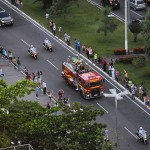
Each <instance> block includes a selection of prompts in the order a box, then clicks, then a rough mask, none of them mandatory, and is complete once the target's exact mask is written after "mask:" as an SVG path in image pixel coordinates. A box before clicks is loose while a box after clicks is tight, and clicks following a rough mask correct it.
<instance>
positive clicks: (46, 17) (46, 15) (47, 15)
mask: <svg viewBox="0 0 150 150" xmlns="http://www.w3.org/2000/svg"><path fill="white" fill-rule="evenodd" d="M48 18H49V14H48V13H47V12H46V14H45V19H46V22H48Z"/></svg>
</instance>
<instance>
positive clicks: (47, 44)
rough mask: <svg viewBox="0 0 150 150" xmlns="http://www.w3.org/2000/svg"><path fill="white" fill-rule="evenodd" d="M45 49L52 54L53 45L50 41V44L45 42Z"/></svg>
mask: <svg viewBox="0 0 150 150" xmlns="http://www.w3.org/2000/svg"><path fill="white" fill-rule="evenodd" d="M43 47H44V48H46V49H47V50H49V51H50V52H52V44H51V42H50V41H49V40H48V42H45V41H44V42H43Z"/></svg>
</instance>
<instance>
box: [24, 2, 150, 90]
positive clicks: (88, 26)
mask: <svg viewBox="0 0 150 150" xmlns="http://www.w3.org/2000/svg"><path fill="white" fill-rule="evenodd" d="M23 3H24V11H25V13H27V14H28V15H30V16H31V17H32V18H34V19H35V20H36V21H38V22H40V24H41V25H43V26H44V27H46V28H48V29H49V24H48V23H46V21H45V11H44V10H43V9H42V7H43V6H42V3H41V2H38V3H36V4H32V1H31V0H23ZM52 19H53V21H54V22H55V24H56V27H57V28H58V26H62V28H63V32H67V33H69V34H70V36H71V44H72V45H73V40H74V38H77V39H78V40H80V42H81V43H82V44H84V45H85V46H90V47H92V49H93V50H94V51H96V52H97V53H98V54H99V55H100V56H111V55H113V50H114V49H118V48H123V47H124V24H123V23H122V22H120V21H118V20H116V21H117V22H118V24H119V26H118V28H117V30H116V31H114V32H113V33H109V34H108V36H107V37H104V35H103V33H97V32H96V31H97V29H98V27H99V25H100V24H101V20H100V19H101V12H100V10H99V9H98V8H96V7H95V6H92V5H91V4H89V3H87V2H86V1H84V2H83V1H81V2H80V7H79V8H78V7H77V5H76V4H75V3H72V4H71V5H70V7H69V8H68V9H67V14H65V15H61V16H53V17H52ZM62 38H63V36H62ZM128 44H129V49H132V48H135V47H138V46H142V45H144V41H143V38H142V35H139V36H138V40H137V42H136V43H135V42H133V35H132V33H131V32H128ZM149 65H150V62H148V63H147V65H146V66H145V67H143V68H140V69H136V68H134V67H133V66H132V65H126V64H116V67H117V68H118V69H119V71H123V68H125V69H126V70H127V71H128V73H129V78H131V79H132V80H134V81H135V83H137V84H138V85H139V84H140V82H141V81H145V87H146V88H147V89H148V91H149V93H150V81H149V80H147V79H144V78H143V77H142V72H143V71H144V70H146V69H147V68H148V66H149Z"/></svg>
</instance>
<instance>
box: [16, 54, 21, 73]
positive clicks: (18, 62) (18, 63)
mask: <svg viewBox="0 0 150 150" xmlns="http://www.w3.org/2000/svg"><path fill="white" fill-rule="evenodd" d="M20 66H21V63H20V59H19V57H18V59H17V67H18V71H20Z"/></svg>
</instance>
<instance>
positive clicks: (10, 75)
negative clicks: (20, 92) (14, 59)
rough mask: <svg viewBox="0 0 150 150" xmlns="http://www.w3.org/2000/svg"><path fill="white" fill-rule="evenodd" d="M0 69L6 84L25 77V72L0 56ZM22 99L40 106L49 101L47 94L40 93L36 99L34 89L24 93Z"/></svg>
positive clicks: (1, 77) (45, 104) (0, 77)
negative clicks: (28, 93) (26, 93)
mask: <svg viewBox="0 0 150 150" xmlns="http://www.w3.org/2000/svg"><path fill="white" fill-rule="evenodd" d="M0 69H2V71H3V73H4V76H0V79H3V80H5V81H6V82H7V84H15V83H16V82H17V81H19V80H22V79H24V78H25V74H24V73H23V72H22V71H18V70H17V69H14V67H13V65H12V63H10V61H9V60H7V59H5V58H2V57H0ZM23 99H24V100H30V101H36V102H38V103H39V104H41V105H42V106H44V107H46V106H47V103H48V102H49V101H50V100H49V97H48V95H42V94H40V96H39V99H36V95H35V91H33V92H31V94H30V95H26V96H25V97H24V98H23Z"/></svg>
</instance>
